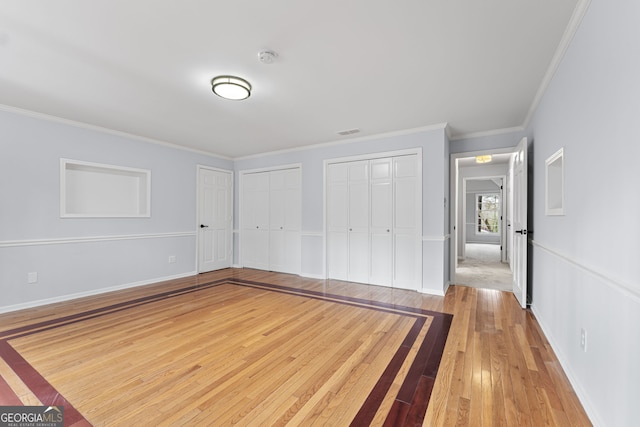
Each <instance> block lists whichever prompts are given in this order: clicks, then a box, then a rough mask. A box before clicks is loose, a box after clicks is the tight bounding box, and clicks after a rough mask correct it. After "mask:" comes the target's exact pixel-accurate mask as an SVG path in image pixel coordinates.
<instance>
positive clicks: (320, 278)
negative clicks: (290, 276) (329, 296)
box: [299, 273, 326, 280]
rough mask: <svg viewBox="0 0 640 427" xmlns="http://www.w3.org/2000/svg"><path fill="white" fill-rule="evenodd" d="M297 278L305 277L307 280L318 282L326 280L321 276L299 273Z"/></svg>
mask: <svg viewBox="0 0 640 427" xmlns="http://www.w3.org/2000/svg"><path fill="white" fill-rule="evenodd" d="M299 276H300V277H305V278H307V279H318V280H324V279H326V277H324V276H323V275H322V274H310V273H300V274H299Z"/></svg>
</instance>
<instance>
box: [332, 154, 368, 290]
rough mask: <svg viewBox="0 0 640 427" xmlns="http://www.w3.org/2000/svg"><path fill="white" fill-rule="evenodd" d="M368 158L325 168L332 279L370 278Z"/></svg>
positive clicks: (353, 280)
mask: <svg viewBox="0 0 640 427" xmlns="http://www.w3.org/2000/svg"><path fill="white" fill-rule="evenodd" d="M369 262H370V257H369V161H368V160H365V161H358V162H347V163H335V164H331V165H329V166H328V169H327V264H328V275H329V277H330V278H332V279H338V280H348V281H351V282H363V283H367V282H368V281H369Z"/></svg>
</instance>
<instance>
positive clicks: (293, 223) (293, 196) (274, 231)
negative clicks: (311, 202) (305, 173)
mask: <svg viewBox="0 0 640 427" xmlns="http://www.w3.org/2000/svg"><path fill="white" fill-rule="evenodd" d="M300 184H301V182H300V169H299V168H295V169H284V170H280V171H272V172H270V173H269V269H270V270H271V271H279V272H283V273H293V274H299V273H300V258H301V257H300V214H301V205H300V187H301V185H300Z"/></svg>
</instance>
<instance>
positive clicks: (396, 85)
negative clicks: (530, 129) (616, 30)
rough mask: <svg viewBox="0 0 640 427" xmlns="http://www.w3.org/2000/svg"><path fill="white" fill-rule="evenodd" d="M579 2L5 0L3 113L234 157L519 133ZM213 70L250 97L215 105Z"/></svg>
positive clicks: (0, 60)
mask: <svg viewBox="0 0 640 427" xmlns="http://www.w3.org/2000/svg"><path fill="white" fill-rule="evenodd" d="M580 1H584V0H518V1H514V0H482V1H477V0H466V1H464V0H457V1H452V0H396V1H391V0H323V1H310V0H270V1H259V0H254V1H250V0H236V1H227V2H222V1H217V0H210V1H206V0H199V1H196V0H188V1H175V0H92V1H86V0H57V1H50V0H29V1H17V0H16V1H8V0H4V1H2V5H1V7H0V104H4V105H5V106H9V107H11V108H18V109H24V110H29V111H33V112H37V113H43V114H46V115H51V116H55V117H60V118H63V119H68V120H73V121H77V122H81V123H85V124H89V125H94V126H99V127H104V128H107V129H111V130H115V131H120V132H125V133H129V134H133V135H137V136H141V137H144V138H149V139H154V140H158V141H163V142H169V143H172V144H178V145H183V146H185V147H189V148H193V149H197V150H203V151H207V152H210V153H215V154H219V155H223V156H227V157H233V158H235V157H241V156H247V155H252V154H257V153H264V152H269V151H274V150H283V149H290V148H295V147H300V146H305V145H312V144H319V143H325V142H331V141H336V140H340V139H343V138H345V137H341V136H339V135H337V132H338V131H341V130H345V129H351V128H359V129H361V132H360V133H358V134H355V135H352V136H351V137H361V136H367V135H374V134H380V133H386V132H395V131H400V130H406V129H412V128H419V127H425V126H430V125H434V124H439V123H444V122H448V124H449V131H450V132H451V135H452V137H453V138H454V139H455V138H456V137H462V136H465V135H469V134H474V133H482V132H488V131H493V130H497V129H507V128H513V127H520V126H523V125H524V124H525V123H526V121H527V117H528V114H529V113H530V110H531V108H532V106H534V105H535V102H536V101H535V100H536V95H537V93H538V90H539V89H540V88H541V87H544V81H545V75H546V76H547V78H548V76H549V73H550V72H552V71H553V62H554V61H553V59H554V55H555V54H556V52H557V51H558V52H560V51H561V49H562V43H561V41H562V40H563V34H564V33H565V31H567V29H568V30H569V33H570V32H571V31H572V29H571V25H570V22H571V17H572V14H573V11H574V9H575V8H576V5H577V4H578V3H579V2H580ZM566 39H567V36H566V35H565V36H564V40H565V41H566ZM559 47H560V50H559ZM264 49H272V50H274V51H276V52H277V53H278V55H279V56H278V59H277V61H276V62H275V63H274V64H271V65H265V64H262V63H261V62H259V61H258V52H260V51H261V50H264ZM556 59H557V57H556ZM219 74H233V75H238V76H241V77H243V78H246V79H247V80H249V81H250V82H251V84H252V85H253V88H254V91H253V94H252V96H251V97H250V98H249V99H247V100H245V101H228V100H224V99H221V98H218V97H217V96H215V95H214V94H213V93H212V92H211V86H210V81H211V79H212V78H213V77H214V76H216V75H219ZM5 109H6V108H5Z"/></svg>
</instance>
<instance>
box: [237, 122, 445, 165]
mask: <svg viewBox="0 0 640 427" xmlns="http://www.w3.org/2000/svg"><path fill="white" fill-rule="evenodd" d="M447 129H448V123H446V122H445V123H437V124H434V125H429V126H422V127H417V128H410V129H403V130H398V131H392V132H384V133H376V134H374V135H367V136H360V137H355V138H347V139H341V140H339V141H337V140H334V141H329V142H321V143H318V144H311V145H305V146H302V147H294V148H286V149H283V150H275V151H268V152H266V153H259V154H251V155H248V156H242V157H235V158H234V159H233V160H236V161H237V160H247V159H255V158H259V157H266V156H273V155H278V154H287V153H293V152H297V151H305V150H312V149H316V148H325V147H333V146H336V145H345V144H352V143H354V142H363V141H371V140H374V139H380V138H389V137H394V136H402V135H411V134H414V133H419V132H427V131H433V130H444V131H445V132H447Z"/></svg>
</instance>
